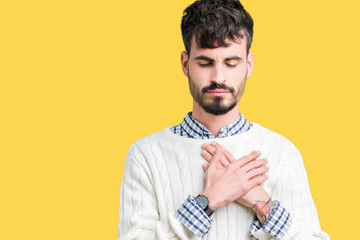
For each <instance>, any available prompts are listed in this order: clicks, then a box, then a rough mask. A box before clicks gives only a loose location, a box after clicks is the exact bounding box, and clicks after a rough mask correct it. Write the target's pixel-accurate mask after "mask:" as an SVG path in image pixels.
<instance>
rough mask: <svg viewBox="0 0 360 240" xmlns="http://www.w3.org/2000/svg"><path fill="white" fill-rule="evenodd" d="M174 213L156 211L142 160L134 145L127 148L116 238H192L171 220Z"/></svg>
mask: <svg viewBox="0 0 360 240" xmlns="http://www.w3.org/2000/svg"><path fill="white" fill-rule="evenodd" d="M174 213H175V212H172V213H167V212H166V211H164V210H163V209H159V206H158V199H157V196H156V193H155V189H154V185H153V179H152V175H151V172H150V170H149V167H148V165H147V164H146V161H145V158H144V156H143V155H142V153H140V151H139V150H138V149H137V147H136V146H134V145H133V146H131V148H130V149H129V152H128V155H127V157H126V161H125V167H124V175H123V180H122V183H121V193H120V212H119V226H118V239H119V240H120V239H121V240H130V239H131V240H133V239H139V240H140V239H141V240H145V239H149V240H150V239H152V240H153V239H194V238H196V236H195V235H193V233H191V232H190V231H189V230H188V229H187V228H186V227H184V226H183V225H182V224H181V223H180V221H179V220H177V219H176V218H175V217H174ZM193 237H194V238H193Z"/></svg>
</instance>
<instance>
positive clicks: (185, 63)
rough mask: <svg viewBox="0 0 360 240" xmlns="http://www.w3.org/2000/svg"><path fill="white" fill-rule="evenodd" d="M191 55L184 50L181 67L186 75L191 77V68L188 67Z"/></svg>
mask: <svg viewBox="0 0 360 240" xmlns="http://www.w3.org/2000/svg"><path fill="white" fill-rule="evenodd" d="M188 62H189V55H188V54H187V52H185V51H183V52H182V53H181V67H182V70H183V72H184V74H185V76H186V77H189V69H188Z"/></svg>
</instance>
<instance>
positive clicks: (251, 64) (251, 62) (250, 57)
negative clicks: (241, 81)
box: [246, 52, 255, 78]
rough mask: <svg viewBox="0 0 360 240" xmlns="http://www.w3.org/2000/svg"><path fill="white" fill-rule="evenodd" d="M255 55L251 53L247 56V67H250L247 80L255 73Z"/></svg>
mask: <svg viewBox="0 0 360 240" xmlns="http://www.w3.org/2000/svg"><path fill="white" fill-rule="evenodd" d="M254 61H255V58H254V53H252V52H249V54H248V56H247V67H248V71H247V76H246V78H248V77H250V75H251V73H252V72H253V69H254Z"/></svg>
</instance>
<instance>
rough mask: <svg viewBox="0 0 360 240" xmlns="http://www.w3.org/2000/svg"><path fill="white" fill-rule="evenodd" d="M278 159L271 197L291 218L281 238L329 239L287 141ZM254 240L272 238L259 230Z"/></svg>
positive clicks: (296, 156) (300, 164)
mask: <svg viewBox="0 0 360 240" xmlns="http://www.w3.org/2000/svg"><path fill="white" fill-rule="evenodd" d="M286 152H287V153H286V154H284V155H283V159H281V161H282V162H283V163H285V164H284V165H282V168H283V169H282V174H281V175H280V177H279V179H278V180H277V183H276V184H275V186H274V190H273V192H272V196H271V197H272V199H274V200H279V201H280V202H281V205H282V206H284V208H285V209H286V210H287V211H288V212H289V213H290V215H291V217H292V219H293V221H292V223H291V226H290V228H289V229H288V230H287V231H286V232H285V234H284V236H283V237H282V238H281V239H282V240H330V237H329V235H328V234H327V233H325V232H323V231H322V230H321V227H320V223H319V218H318V214H317V210H316V207H315V203H314V201H313V198H312V196H311V192H310V187H309V182H308V178H307V173H306V170H305V167H304V163H303V160H302V157H301V154H300V153H299V151H298V150H297V149H296V147H295V146H294V145H292V144H290V146H289V148H288V149H287V150H286ZM253 235H254V237H255V239H259V240H264V239H275V238H272V237H271V236H270V235H269V234H268V233H266V232H265V231H263V230H262V229H260V230H259V231H257V232H256V233H254V234H253Z"/></svg>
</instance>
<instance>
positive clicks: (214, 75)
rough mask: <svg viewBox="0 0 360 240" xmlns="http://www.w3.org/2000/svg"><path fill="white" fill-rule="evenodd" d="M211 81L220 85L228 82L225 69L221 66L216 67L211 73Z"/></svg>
mask: <svg viewBox="0 0 360 240" xmlns="http://www.w3.org/2000/svg"><path fill="white" fill-rule="evenodd" d="M211 81H212V82H214V83H218V84H220V83H225V82H226V79H225V74H224V69H223V66H222V65H221V64H216V65H214V67H213V69H212V72H211Z"/></svg>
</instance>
